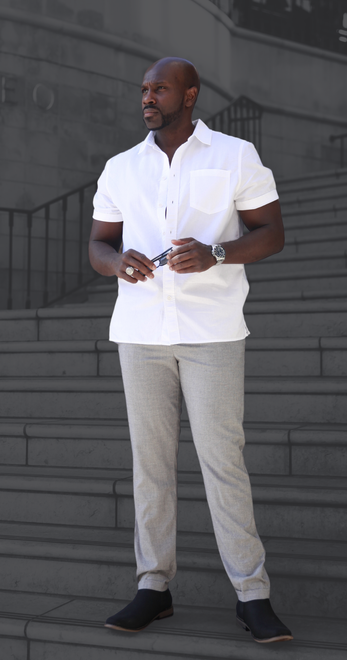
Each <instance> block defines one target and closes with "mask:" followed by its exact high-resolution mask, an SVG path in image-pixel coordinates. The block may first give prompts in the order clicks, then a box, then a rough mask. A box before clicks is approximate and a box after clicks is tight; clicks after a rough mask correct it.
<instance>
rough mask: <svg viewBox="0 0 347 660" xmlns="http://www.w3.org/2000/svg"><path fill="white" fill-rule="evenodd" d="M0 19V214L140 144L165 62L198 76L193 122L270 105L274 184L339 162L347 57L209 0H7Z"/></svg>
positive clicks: (36, 255)
mask: <svg viewBox="0 0 347 660" xmlns="http://www.w3.org/2000/svg"><path fill="white" fill-rule="evenodd" d="M0 19H1V22H0V48H1V63H0V77H1V84H2V87H1V102H0V168H1V176H0V179H1V180H0V206H15V207H17V208H29V209H30V208H33V207H34V206H36V205H38V204H40V203H44V202H45V201H48V200H50V199H52V198H54V197H55V196H57V195H59V194H61V193H63V192H66V191H69V190H71V189H73V188H75V187H77V186H78V185H80V184H82V183H86V182H87V181H89V180H91V179H94V178H97V176H98V175H99V173H100V172H101V170H102V169H103V166H104V163H105V161H106V160H107V158H109V157H110V156H112V155H113V154H115V153H117V152H119V151H122V150H124V149H127V148H129V147H131V146H133V145H134V144H136V143H137V142H139V141H140V140H142V139H143V138H144V137H145V135H146V129H145V127H144V125H143V122H142V117H141V112H140V90H139V86H140V84H141V80H142V76H143V73H144V71H145V70H146V68H147V67H148V66H149V64H150V63H151V62H153V61H155V60H156V59H158V58H160V57H163V56H165V55H175V54H177V55H178V56H182V57H186V58H188V59H191V60H192V61H193V62H194V63H195V64H196V66H197V68H198V70H199V72H200V74H201V78H202V90H201V94H200V97H199V100H198V104H197V108H196V113H195V116H200V117H201V118H202V119H206V118H207V117H208V116H210V115H211V114H213V113H215V112H216V111H218V110H219V109H221V108H223V107H225V106H226V105H227V104H228V103H229V102H230V101H231V100H232V98H236V97H238V96H239V95H241V94H245V95H247V96H249V97H251V98H252V99H253V100H255V101H257V102H258V103H261V104H262V105H263V106H264V109H265V111H264V118H263V149H262V158H263V161H264V163H265V164H266V165H268V166H269V167H271V168H272V169H273V171H274V173H275V176H276V177H277V178H280V177H286V176H287V177H288V176H293V175H294V174H295V175H297V174H300V173H305V172H310V171H314V170H322V169H327V168H329V167H334V168H335V167H336V166H337V165H338V154H339V150H338V145H337V144H336V143H335V144H334V146H332V145H331V144H330V142H329V136H330V135H331V134H332V133H341V132H344V131H346V127H347V119H346V117H347V86H346V85H345V84H344V81H345V79H346V64H347V58H345V57H342V56H340V55H337V54H333V53H328V52H324V51H320V50H317V49H312V48H308V47H305V46H303V45H300V44H295V43H291V42H284V41H281V40H279V39H276V38H273V37H269V36H267V35H262V34H259V33H255V32H250V31H247V30H243V29H240V28H237V27H235V26H234V24H233V23H232V21H231V20H230V19H229V18H228V17H227V16H226V14H224V13H223V12H221V11H220V10H219V9H217V8H216V6H215V5H214V4H213V3H212V2H210V1H209V0H165V1H164V0H98V1H97V0H0ZM89 221H90V219H89V216H88V218H87V219H86V222H87V223H89ZM15 222H16V227H15V232H16V234H17V235H18V236H22V238H23V240H22V242H21V248H20V252H19V248H16V255H15V256H16V259H15V263H16V264H17V266H16V267H17V269H18V268H20V264H23V266H24V267H25V260H26V256H25V255H26V247H25V240H26V239H25V236H26V229H25V222H24V221H23V222H22V224H21V220H20V219H16V221H15ZM39 225H40V223H38V226H37V229H36V231H35V233H36V235H37V241H36V242H35V240H34V241H33V262H34V263H36V264H39V263H41V261H42V259H41V256H42V254H41V251H42V241H40V229H39ZM7 231H8V230H7V217H6V216H2V217H1V218H0V232H1V235H2V236H3V238H6V236H7ZM58 233H59V232H58ZM16 240H17V241H18V239H16ZM57 240H58V239H57ZM2 242H3V243H4V245H5V243H6V240H5V241H2ZM6 249H7V248H6V247H4V246H3V247H2V251H5V253H6ZM2 256H4V257H5V258H6V254H5V255H2ZM74 261H75V260H74V258H73V257H72V258H71V264H72V265H71V268H72V269H73V268H74ZM38 270H41V267H40V268H38ZM23 278H24V280H25V276H24V275H23V273H21V274H19V273H17V280H18V281H22V280H23ZM38 279H40V277H39V276H38ZM35 281H36V280H35ZM37 286H39V285H37Z"/></svg>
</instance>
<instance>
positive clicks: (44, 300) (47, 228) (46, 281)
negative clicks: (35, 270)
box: [43, 204, 50, 306]
mask: <svg viewBox="0 0 347 660" xmlns="http://www.w3.org/2000/svg"><path fill="white" fill-rule="evenodd" d="M49 210H50V207H49V204H47V206H45V224H46V227H45V282H44V287H45V288H44V292H43V306H45V305H47V304H48V295H49V294H48V241H49V215H50V214H49Z"/></svg>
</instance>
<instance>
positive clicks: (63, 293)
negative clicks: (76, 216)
mask: <svg viewBox="0 0 347 660" xmlns="http://www.w3.org/2000/svg"><path fill="white" fill-rule="evenodd" d="M62 202H63V203H62V206H63V237H62V268H61V270H62V280H61V288H60V294H61V295H62V296H64V295H65V292H66V279H65V271H66V212H67V197H63V200H62Z"/></svg>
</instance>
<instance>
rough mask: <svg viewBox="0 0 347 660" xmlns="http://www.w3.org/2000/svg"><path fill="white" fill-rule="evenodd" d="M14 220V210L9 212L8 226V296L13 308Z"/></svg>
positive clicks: (9, 306) (8, 306)
mask: <svg viewBox="0 0 347 660" xmlns="http://www.w3.org/2000/svg"><path fill="white" fill-rule="evenodd" d="M13 220H14V211H9V212H8V227H9V245H8V249H9V254H8V297H7V309H12V302H13V301H12V269H13Z"/></svg>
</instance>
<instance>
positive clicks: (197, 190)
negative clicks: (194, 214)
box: [190, 170, 230, 214]
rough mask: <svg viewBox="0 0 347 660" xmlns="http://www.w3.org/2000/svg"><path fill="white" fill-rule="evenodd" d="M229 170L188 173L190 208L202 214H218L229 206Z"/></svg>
mask: <svg viewBox="0 0 347 660" xmlns="http://www.w3.org/2000/svg"><path fill="white" fill-rule="evenodd" d="M229 197H230V171H229V170H193V171H192V172H191V173H190V206H191V207H193V208H194V209H197V210H198V211H202V212H203V213H210V214H211V213H219V212H220V211H223V210H224V209H226V208H227V207H228V205H229Z"/></svg>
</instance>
